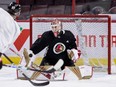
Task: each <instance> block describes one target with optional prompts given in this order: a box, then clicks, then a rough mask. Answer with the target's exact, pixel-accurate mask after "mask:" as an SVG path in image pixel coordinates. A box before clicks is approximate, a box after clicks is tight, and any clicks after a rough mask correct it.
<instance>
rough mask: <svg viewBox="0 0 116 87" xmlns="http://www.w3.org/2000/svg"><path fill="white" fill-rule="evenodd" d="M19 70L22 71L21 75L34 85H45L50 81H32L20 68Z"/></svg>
mask: <svg viewBox="0 0 116 87" xmlns="http://www.w3.org/2000/svg"><path fill="white" fill-rule="evenodd" d="M19 71H20V72H21V73H22V75H23V76H24V77H25V78H26V79H27V80H28V81H29V82H30V83H31V84H33V85H34V86H46V85H48V84H49V83H50V82H49V81H46V82H43V83H36V82H33V81H32V80H31V79H30V78H29V77H28V76H27V75H25V74H24V73H23V72H22V70H20V69H19Z"/></svg>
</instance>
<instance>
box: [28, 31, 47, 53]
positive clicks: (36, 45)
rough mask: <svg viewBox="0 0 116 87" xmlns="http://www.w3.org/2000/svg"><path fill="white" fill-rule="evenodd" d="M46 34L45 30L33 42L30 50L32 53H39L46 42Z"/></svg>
mask: <svg viewBox="0 0 116 87" xmlns="http://www.w3.org/2000/svg"><path fill="white" fill-rule="evenodd" d="M47 36H48V33H47V32H45V33H43V34H42V36H41V38H38V39H37V40H36V41H35V42H34V43H33V44H32V47H31V48H30V50H32V51H33V53H34V54H37V53H39V52H40V51H42V50H43V49H44V48H45V47H46V46H47V45H48V44H47Z"/></svg>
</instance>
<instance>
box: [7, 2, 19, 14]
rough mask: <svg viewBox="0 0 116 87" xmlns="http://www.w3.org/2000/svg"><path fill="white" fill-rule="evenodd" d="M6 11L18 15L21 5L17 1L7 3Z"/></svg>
mask: <svg viewBox="0 0 116 87" xmlns="http://www.w3.org/2000/svg"><path fill="white" fill-rule="evenodd" d="M8 12H9V13H10V14H11V15H15V16H19V15H20V12H21V5H20V4H18V3H16V2H11V3H10V4H9V5H8Z"/></svg>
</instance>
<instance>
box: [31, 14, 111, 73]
mask: <svg viewBox="0 0 116 87" xmlns="http://www.w3.org/2000/svg"><path fill="white" fill-rule="evenodd" d="M56 18H57V19H59V20H61V21H62V25H63V29H64V30H70V31H71V32H72V33H73V34H74V35H75V37H76V39H77V41H76V43H77V47H78V48H79V49H80V50H81V51H82V56H81V59H83V60H84V63H85V64H90V65H92V66H93V67H103V68H104V67H106V70H107V71H108V74H111V65H112V63H111V60H112V58H111V18H110V16H108V15H91V16H89V15H73V16H72V15H62V16H61V15H60V16H59V15H47V16H46V15H33V16H31V17H30V46H31V45H32V44H33V43H34V41H35V40H36V39H37V38H38V37H40V36H41V35H42V33H43V32H45V31H48V30H51V21H52V20H54V19H56ZM41 55H43V54H42V53H41V54H40V55H39V56H41Z"/></svg>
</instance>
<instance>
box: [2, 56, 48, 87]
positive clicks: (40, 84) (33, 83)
mask: <svg viewBox="0 0 116 87" xmlns="http://www.w3.org/2000/svg"><path fill="white" fill-rule="evenodd" d="M3 55H4V56H5V57H6V58H7V59H8V60H9V62H10V63H11V64H12V65H11V66H10V65H5V64H3V66H6V67H12V68H18V70H19V71H20V72H21V73H22V75H23V76H24V77H25V78H26V79H27V80H28V81H29V82H30V83H31V84H32V85H34V86H46V85H48V84H49V83H50V82H49V81H46V82H43V83H36V82H33V81H32V80H31V79H30V78H29V77H28V76H27V75H26V74H25V73H23V71H22V70H21V66H16V65H15V66H13V65H14V63H13V61H12V60H11V59H10V58H9V57H8V56H7V55H6V54H3Z"/></svg>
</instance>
